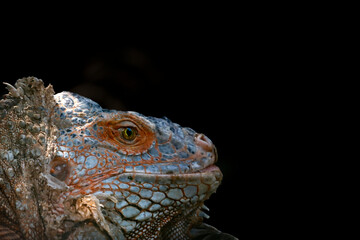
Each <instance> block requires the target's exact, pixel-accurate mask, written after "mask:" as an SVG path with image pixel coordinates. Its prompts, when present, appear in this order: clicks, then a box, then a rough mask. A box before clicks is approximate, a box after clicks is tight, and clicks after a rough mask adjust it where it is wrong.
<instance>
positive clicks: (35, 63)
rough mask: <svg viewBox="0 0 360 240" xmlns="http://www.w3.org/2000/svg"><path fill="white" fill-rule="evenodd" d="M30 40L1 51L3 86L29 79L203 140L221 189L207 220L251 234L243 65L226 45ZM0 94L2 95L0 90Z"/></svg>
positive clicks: (184, 41)
mask: <svg viewBox="0 0 360 240" xmlns="http://www.w3.org/2000/svg"><path fill="white" fill-rule="evenodd" d="M27 37H29V36H27ZM35 42H36V43H35V44H33V43H31V44H29V43H24V41H20V42H15V43H12V44H11V45H3V47H1V56H0V57H1V71H0V81H1V82H8V83H11V84H14V83H15V81H16V80H17V79H18V78H22V77H27V76H35V77H37V78H40V79H42V80H43V81H44V82H45V84H46V85H47V84H52V85H53V86H54V89H55V92H61V91H72V92H76V93H79V94H81V95H84V96H86V97H89V98H91V99H93V100H95V101H96V102H98V103H100V104H101V105H102V106H103V107H105V108H111V109H119V110H132V111H137V112H140V113H142V114H144V115H150V116H155V117H163V116H167V117H168V118H169V119H171V120H172V121H173V122H176V123H179V124H180V125H182V126H188V127H191V128H193V129H194V130H196V131H198V132H202V133H204V134H206V135H207V136H208V137H209V138H210V139H211V140H212V141H213V142H214V143H215V145H216V146H217V149H218V154H219V161H218V164H217V165H218V166H219V167H220V168H221V170H222V171H223V174H224V180H223V183H222V185H221V186H220V187H219V189H218V191H217V192H216V194H214V195H213V196H212V197H211V198H210V199H209V200H208V201H206V205H207V206H208V207H209V208H210V214H209V215H210V219H208V220H206V222H207V223H209V224H211V225H214V226H215V227H217V228H218V229H220V230H222V231H224V232H227V233H231V234H233V235H235V236H237V237H240V232H242V231H245V232H246V231H249V230H248V228H249V227H252V221H253V219H252V216H251V214H249V211H250V212H251V209H249V207H248V206H247V204H246V202H248V201H245V202H244V201H243V200H242V199H249V196H248V194H249V191H247V190H246V189H247V186H248V185H249V182H250V181H251V180H249V179H248V178H244V177H243V176H244V169H241V168H240V162H241V161H247V159H246V158H245V159H244V155H243V154H242V152H243V151H244V150H245V149H244V148H246V147H245V146H244V144H243V142H244V141H243V139H242V132H244V131H245V130H246V128H247V126H246V125H245V126H244V124H242V123H243V122H242V119H243V118H244V112H245V111H244V108H246V106H247V104H248V102H247V101H248V100H246V99H245V98H243V95H244V92H245V95H246V94H247V93H246V91H247V89H246V88H244V85H243V82H244V79H243V78H242V77H240V75H241V72H242V71H243V70H244V66H243V65H241V64H240V62H239V61H238V60H239V58H240V55H238V52H237V53H235V49H234V45H233V44H231V43H230V40H229V39H226V38H225V39H221V40H219V38H212V37H211V36H210V37H206V38H205V37H204V38H192V36H188V37H187V38H186V39H180V38H177V37H174V38H171V39H169V38H164V39H161V40H157V41H145V40H144V41H142V42H140V41H137V42H132V41H130V42H126V43H123V42H121V41H118V42H116V41H114V42H107V41H102V42H101V43H100V42H99V43H97V42H96V41H94V42H91V43H88V41H87V39H84V40H74V39H71V38H70V39H66V44H65V43H64V42H61V41H59V42H56V43H55V42H52V41H47V40H44V41H35ZM0 90H1V94H4V93H5V92H6V91H5V87H4V86H3V87H1V88H0ZM245 172H246V170H245ZM246 174H248V173H245V175H246Z"/></svg>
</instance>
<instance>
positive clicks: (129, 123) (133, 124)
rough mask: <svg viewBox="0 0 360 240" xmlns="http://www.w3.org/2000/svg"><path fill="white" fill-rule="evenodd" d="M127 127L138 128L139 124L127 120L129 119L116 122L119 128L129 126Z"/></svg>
mask: <svg viewBox="0 0 360 240" xmlns="http://www.w3.org/2000/svg"><path fill="white" fill-rule="evenodd" d="M127 127H129V128H137V126H136V124H135V123H133V122H131V121H127V120H125V121H121V122H118V123H117V124H116V128H118V129H120V128H127Z"/></svg>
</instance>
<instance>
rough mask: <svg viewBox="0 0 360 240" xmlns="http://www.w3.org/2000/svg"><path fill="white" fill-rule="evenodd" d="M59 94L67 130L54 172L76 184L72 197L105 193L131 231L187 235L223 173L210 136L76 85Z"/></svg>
mask: <svg viewBox="0 0 360 240" xmlns="http://www.w3.org/2000/svg"><path fill="white" fill-rule="evenodd" d="M55 99H56V101H57V103H58V107H57V108H56V112H55V114H56V121H57V122H58V124H57V125H58V126H60V136H59V137H58V138H57V140H56V144H57V154H56V157H55V158H54V160H53V161H52V163H51V170H50V174H51V175H52V176H54V177H56V178H57V179H59V180H60V181H63V182H64V183H65V184H66V185H67V186H69V190H68V191H67V192H66V197H67V198H71V197H73V198H76V197H78V196H82V195H94V196H97V197H98V198H99V199H100V202H101V204H102V205H103V208H104V210H105V213H104V214H105V215H106V217H107V218H109V219H111V221H112V222H113V223H114V224H115V225H117V226H118V227H120V228H121V229H122V230H123V232H124V233H125V235H126V236H127V237H128V238H140V239H141V238H150V237H154V236H159V235H162V236H165V235H166V236H167V237H168V238H169V239H171V236H173V238H174V239H180V238H176V237H175V236H176V234H180V235H181V234H184V233H185V232H186V231H188V228H189V226H190V225H191V224H192V222H193V221H194V219H195V218H197V217H198V216H199V215H201V213H200V211H199V209H200V207H201V206H203V202H204V201H205V200H206V199H208V198H209V197H210V195H211V194H212V193H214V192H215V190H216V189H217V187H218V186H219V184H220V182H221V179H222V174H221V172H220V170H219V168H218V167H216V166H215V165H214V163H215V162H216V161H217V153H216V148H215V146H214V145H213V143H212V142H211V141H210V139H209V138H207V137H206V136H205V135H204V134H199V133H196V132H195V131H194V130H192V129H190V128H184V127H181V126H179V125H178V124H176V123H173V122H171V121H170V120H169V119H167V118H155V117H146V116H143V115H141V114H139V113H136V112H128V111H115V110H107V109H103V108H101V107H100V106H99V105H98V104H97V103H95V102H93V101H92V100H90V99H87V98H85V97H82V96H79V95H77V94H74V93H70V92H62V93H59V94H56V95H55ZM174 226H178V227H176V228H174ZM180 235H179V236H180Z"/></svg>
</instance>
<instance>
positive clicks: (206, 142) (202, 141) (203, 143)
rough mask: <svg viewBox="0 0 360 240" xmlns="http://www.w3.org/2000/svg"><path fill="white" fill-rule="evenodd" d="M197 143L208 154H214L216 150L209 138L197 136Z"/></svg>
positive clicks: (202, 135) (201, 135)
mask: <svg viewBox="0 0 360 240" xmlns="http://www.w3.org/2000/svg"><path fill="white" fill-rule="evenodd" d="M195 143H196V144H197V145H198V146H199V147H201V148H202V149H203V150H204V151H207V152H212V151H213V149H214V144H213V143H212V142H211V140H210V139H209V138H208V137H207V136H205V135H204V134H202V133H200V134H199V133H197V134H195Z"/></svg>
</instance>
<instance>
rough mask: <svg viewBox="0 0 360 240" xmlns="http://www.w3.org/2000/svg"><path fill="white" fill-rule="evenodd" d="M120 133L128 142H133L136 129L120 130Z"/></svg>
mask: <svg viewBox="0 0 360 240" xmlns="http://www.w3.org/2000/svg"><path fill="white" fill-rule="evenodd" d="M120 131H121V136H122V137H123V138H124V139H125V140H128V141H132V140H134V139H135V137H136V135H137V132H136V129H135V128H132V127H127V128H122V129H121V130H120Z"/></svg>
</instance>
